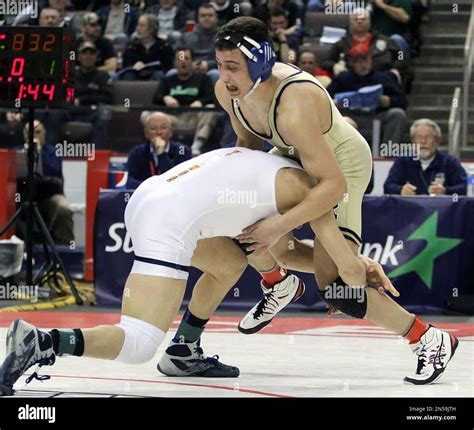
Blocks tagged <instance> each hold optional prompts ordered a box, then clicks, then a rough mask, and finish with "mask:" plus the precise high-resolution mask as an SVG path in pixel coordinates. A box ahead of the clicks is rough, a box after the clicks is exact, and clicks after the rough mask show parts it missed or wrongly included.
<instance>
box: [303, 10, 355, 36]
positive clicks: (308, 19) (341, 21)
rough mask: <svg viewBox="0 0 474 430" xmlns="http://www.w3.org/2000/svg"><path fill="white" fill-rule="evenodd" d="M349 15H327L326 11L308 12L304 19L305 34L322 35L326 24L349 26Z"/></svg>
mask: <svg viewBox="0 0 474 430" xmlns="http://www.w3.org/2000/svg"><path fill="white" fill-rule="evenodd" d="M348 25H349V15H337V14H335V15H326V14H325V13H324V12H306V14H305V20H304V35H305V36H309V37H316V36H321V34H322V33H323V27H324V26H331V27H340V28H347V27H348Z"/></svg>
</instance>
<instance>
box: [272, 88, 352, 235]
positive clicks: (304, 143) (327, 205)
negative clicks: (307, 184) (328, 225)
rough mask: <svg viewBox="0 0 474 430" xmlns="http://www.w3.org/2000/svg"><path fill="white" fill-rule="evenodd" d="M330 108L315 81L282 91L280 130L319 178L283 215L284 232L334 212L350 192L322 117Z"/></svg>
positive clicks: (308, 171) (313, 175) (308, 168)
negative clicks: (324, 132)
mask: <svg viewBox="0 0 474 430" xmlns="http://www.w3.org/2000/svg"><path fill="white" fill-rule="evenodd" d="M329 108H330V105H329V102H328V100H327V96H326V95H325V94H324V93H323V92H322V91H321V90H320V89H318V88H317V87H316V86H315V85H314V84H311V83H298V84H294V85H289V86H288V87H287V88H286V89H285V91H284V92H283V93H282V97H281V101H280V105H279V107H278V112H277V128H278V131H279V132H280V134H281V136H282V137H283V139H284V140H285V142H286V143H287V144H288V145H290V146H293V147H294V148H296V150H297V151H298V152H299V155H300V159H301V162H302V164H303V167H304V169H305V171H306V172H307V173H308V174H309V175H311V176H312V177H314V178H316V179H317V180H318V186H317V187H314V188H313V189H312V190H311V191H310V192H309V193H308V195H307V196H306V198H305V199H304V200H303V201H302V202H301V203H300V204H298V205H297V206H295V207H294V208H293V209H291V210H289V211H287V212H286V213H285V214H284V215H283V216H281V217H280V218H279V221H278V222H279V223H281V227H282V230H280V231H282V232H283V234H284V233H287V232H289V231H291V230H293V229H294V228H296V227H298V226H299V225H302V224H304V223H306V222H308V221H311V220H314V219H317V218H319V217H320V216H322V215H324V214H325V213H327V212H328V211H330V210H331V209H332V208H333V207H334V206H335V205H336V204H337V203H339V202H340V201H341V200H342V199H343V198H344V195H345V193H346V191H347V185H346V181H345V178H344V175H343V173H342V171H341V168H340V167H339V164H338V163H337V161H336V158H335V156H334V153H333V151H332V149H331V148H330V146H329V145H328V143H327V142H326V141H325V139H324V137H323V133H322V131H321V122H322V121H321V118H322V119H323V121H324V120H325V119H326V118H325V117H324V116H323V115H325V113H324V112H323V113H321V112H320V111H321V109H329ZM329 118H330V117H329ZM326 122H328V121H326Z"/></svg>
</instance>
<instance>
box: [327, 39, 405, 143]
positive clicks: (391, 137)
mask: <svg viewBox="0 0 474 430" xmlns="http://www.w3.org/2000/svg"><path fill="white" fill-rule="evenodd" d="M349 60H350V61H349V66H350V70H349V71H347V72H342V73H339V74H338V75H337V76H336V77H335V78H334V79H333V81H332V82H331V84H330V85H329V86H328V87H327V88H326V89H327V91H328V93H329V94H330V95H331V97H333V98H334V96H335V95H336V94H337V93H343V92H346V91H358V90H359V89H360V88H363V87H367V86H371V85H378V84H380V85H382V87H383V95H381V96H380V98H379V100H378V107H377V108H376V109H375V111H374V113H375V118H376V119H378V120H380V122H381V128H382V130H381V134H382V135H381V137H380V141H381V142H382V143H385V142H390V141H392V142H400V140H401V138H402V136H403V133H404V131H405V126H406V114H405V108H406V105H407V101H406V97H405V93H404V92H403V90H402V88H401V87H400V86H399V84H398V81H397V78H396V76H395V75H394V74H393V73H391V72H388V71H384V72H382V71H379V70H374V68H373V59H372V51H371V50H370V49H369V48H367V47H366V46H358V47H356V48H353V49H351V50H350V52H349ZM343 100H344V99H343ZM341 102H342V100H341ZM341 102H340V103H339V104H338V107H339V108H348V109H350V108H351V106H350V105H347V106H346V104H345V103H344V102H342V103H341ZM344 114H346V113H345V112H344Z"/></svg>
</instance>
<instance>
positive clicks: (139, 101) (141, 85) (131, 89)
mask: <svg viewBox="0 0 474 430" xmlns="http://www.w3.org/2000/svg"><path fill="white" fill-rule="evenodd" d="M158 84H159V81H151V80H150V81H114V82H113V84H112V92H113V99H112V103H113V104H114V105H118V106H123V105H124V102H125V100H127V99H128V100H129V101H130V106H150V105H151V104H152V101H153V95H154V94H155V91H156V89H157V87H158Z"/></svg>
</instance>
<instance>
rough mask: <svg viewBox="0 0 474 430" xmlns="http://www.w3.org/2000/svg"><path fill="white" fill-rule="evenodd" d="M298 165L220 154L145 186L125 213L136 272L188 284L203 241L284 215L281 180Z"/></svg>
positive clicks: (256, 155)
mask: <svg viewBox="0 0 474 430" xmlns="http://www.w3.org/2000/svg"><path fill="white" fill-rule="evenodd" d="M285 167H293V168H297V169H301V167H300V166H299V165H298V164H297V163H296V162H294V161H292V160H289V159H287V158H283V157H279V156H277V155H271V154H267V153H265V152H262V151H253V150H251V149H246V148H226V149H218V150H216V151H211V152H208V153H206V154H203V155H201V156H199V157H196V158H193V159H191V160H188V161H186V162H184V163H181V164H179V165H178V166H176V167H174V168H173V169H171V170H169V171H167V172H166V173H164V174H162V175H160V176H152V177H151V178H149V179H147V180H146V181H144V182H143V183H142V184H141V185H140V186H139V187H138V188H137V190H136V191H135V192H134V193H133V195H132V197H131V199H130V201H129V202H128V204H127V207H126V209H125V225H126V227H127V230H128V231H129V233H130V236H131V239H132V244H133V248H134V253H135V261H134V264H133V267H132V273H139V274H144V275H155V276H165V277H170V278H175V279H187V277H188V272H189V266H190V263H191V257H192V255H193V252H194V249H195V247H196V243H197V241H198V240H199V239H204V238H210V237H217V236H229V237H234V236H237V235H238V234H240V233H241V232H242V230H243V229H244V228H245V227H247V226H249V225H251V224H253V223H255V222H257V221H258V220H260V219H262V218H267V217H270V216H274V215H277V214H278V211H277V207H276V199H275V179H276V175H277V173H278V171H279V170H280V169H282V168H285Z"/></svg>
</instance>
